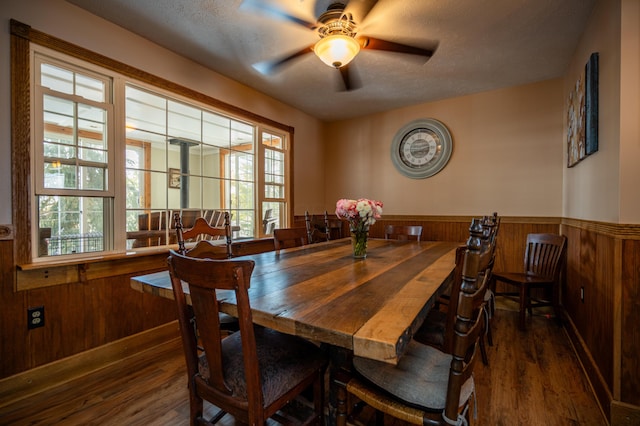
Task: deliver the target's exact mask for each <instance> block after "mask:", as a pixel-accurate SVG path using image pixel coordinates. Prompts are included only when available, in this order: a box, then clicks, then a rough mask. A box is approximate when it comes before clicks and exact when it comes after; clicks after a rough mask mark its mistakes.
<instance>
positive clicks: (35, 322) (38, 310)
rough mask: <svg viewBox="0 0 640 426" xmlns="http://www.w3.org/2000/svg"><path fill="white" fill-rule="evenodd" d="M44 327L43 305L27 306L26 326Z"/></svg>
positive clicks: (30, 327) (29, 327)
mask: <svg viewBox="0 0 640 426" xmlns="http://www.w3.org/2000/svg"><path fill="white" fill-rule="evenodd" d="M38 327H44V306H36V307H34V308H27V328H28V329H32V328H38Z"/></svg>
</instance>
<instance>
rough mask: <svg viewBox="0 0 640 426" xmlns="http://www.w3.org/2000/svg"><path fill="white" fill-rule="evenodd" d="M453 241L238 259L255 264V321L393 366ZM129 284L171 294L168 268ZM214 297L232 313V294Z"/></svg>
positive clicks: (436, 286) (441, 285) (440, 280)
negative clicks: (359, 255) (359, 252)
mask: <svg viewBox="0 0 640 426" xmlns="http://www.w3.org/2000/svg"><path fill="white" fill-rule="evenodd" d="M458 245H460V243H456V242H441V241H437V242H429V241H422V242H415V241H396V240H383V239H370V240H369V241H368V254H367V257H366V259H354V258H353V256H352V251H351V242H350V239H348V238H344V239H340V240H335V241H328V242H323V243H319V244H312V245H306V246H302V247H296V248H291V249H285V250H281V251H280V252H275V251H271V252H266V253H260V254H257V255H251V256H246V257H238V258H237V259H246V258H250V259H253V260H254V261H255V263H256V264H255V268H254V271H253V274H252V276H251V288H250V289H249V299H250V303H251V311H252V315H253V322H254V323H256V324H259V325H262V326H265V327H269V328H272V329H274V330H278V331H281V332H284V333H288V334H292V335H296V336H300V337H303V338H306V339H310V340H313V341H317V342H322V343H326V344H328V345H332V346H337V347H341V348H345V349H348V350H351V351H353V354H354V355H356V356H362V357H367V358H372V359H376V360H380V361H385V362H388V363H391V364H396V363H397V362H398V359H399V358H400V357H401V356H402V353H403V351H404V349H405V347H406V345H407V343H408V341H409V340H410V338H411V336H412V335H413V333H414V332H415V331H416V329H417V328H418V327H419V326H420V324H421V323H422V322H423V320H424V318H425V317H426V315H427V313H428V311H429V309H430V308H431V307H432V306H433V304H434V302H435V300H436V299H437V297H438V296H439V295H440V294H441V293H442V292H443V291H444V289H445V287H446V286H447V285H448V282H449V280H450V279H451V274H452V272H453V269H454V266H455V262H454V261H455V248H456V247H457V246H458ZM131 287H133V288H134V289H136V290H139V291H142V292H145V293H151V294H154V295H158V296H162V297H166V298H169V299H173V291H172V289H171V280H170V278H169V272H168V271H162V272H157V273H153V274H148V275H141V276H134V277H132V279H131ZM185 292H186V294H187V297H188V287H187V286H186V284H185ZM219 300H220V310H221V311H222V312H225V313H227V314H230V315H234V316H237V311H236V306H235V298H234V296H233V294H232V293H231V292H229V293H219Z"/></svg>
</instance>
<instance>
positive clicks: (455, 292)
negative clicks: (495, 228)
mask: <svg viewBox="0 0 640 426" xmlns="http://www.w3.org/2000/svg"><path fill="white" fill-rule="evenodd" d="M477 224H479V225H480V226H481V227H482V230H483V233H482V235H481V236H480V239H481V255H480V258H481V260H482V266H481V270H480V273H481V274H482V276H483V277H484V275H487V283H489V282H490V280H491V270H492V268H493V264H494V260H495V243H494V242H495V240H492V239H490V238H489V233H488V232H486V230H487V229H488V228H487V224H486V222H485V221H484V220H478V219H476V220H474V222H473V224H472V226H476V225H477ZM465 252H466V246H465V245H462V246H460V247H458V248H457V249H456V269H455V271H454V275H453V280H452V284H451V292H450V293H449V294H448V295H447V297H446V304H442V303H440V305H438V306H437V307H435V308H433V309H431V310H430V311H429V313H428V314H427V317H426V319H425V320H424V322H423V323H422V325H421V326H420V328H419V329H418V330H417V331H416V332H415V333H414V336H413V338H414V339H415V340H416V341H418V342H420V343H423V344H426V345H430V346H433V347H435V348H437V349H440V350H441V351H443V352H446V353H451V351H452V350H453V347H452V345H453V337H454V333H455V329H454V328H455V323H456V314H457V306H458V299H459V295H460V285H461V283H462V268H463V266H464V265H463V262H464V254H465ZM488 291H489V290H488V285H487V288H486V291H485V296H484V298H483V300H482V306H483V307H484V308H485V309H486V310H487V315H486V318H487V320H488V318H489V315H490V309H489V307H488V303H489V302H488V300H489V298H488V297H487V292H488ZM486 325H487V328H486V329H485V334H486V335H487V334H488V321H487V324H486ZM488 342H489V343H490V344H491V345H492V344H493V342H492V341H491V339H489V338H488ZM479 346H480V354H481V356H482V362H483V364H485V365H489V358H488V355H487V349H486V344H485V339H484V338H482V339H480V342H479Z"/></svg>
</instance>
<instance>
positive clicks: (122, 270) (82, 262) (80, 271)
mask: <svg viewBox="0 0 640 426" xmlns="http://www.w3.org/2000/svg"><path fill="white" fill-rule="evenodd" d="M168 254H169V247H167V246H164V247H158V248H154V249H145V250H141V251H137V252H127V253H120V254H108V255H104V256H95V257H85V258H82V259H73V260H69V259H65V260H49V259H47V260H43V261H39V262H35V263H29V264H22V265H18V266H17V274H16V275H17V276H16V281H15V282H16V288H15V290H16V291H24V290H33V289H36V288H42V287H49V286H54V285H60V284H70V283H86V282H87V281H90V280H94V279H98V278H109V277H114V276H118V275H126V274H135V273H138V272H140V273H141V272H144V271H149V270H152V269H161V268H165V267H166V260H167V256H168Z"/></svg>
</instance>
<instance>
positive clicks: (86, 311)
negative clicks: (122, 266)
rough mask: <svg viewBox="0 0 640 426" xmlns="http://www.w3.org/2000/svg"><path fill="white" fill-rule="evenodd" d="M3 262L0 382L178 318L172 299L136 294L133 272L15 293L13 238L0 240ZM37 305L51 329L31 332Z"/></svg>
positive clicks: (0, 297) (38, 329)
mask: <svg viewBox="0 0 640 426" xmlns="http://www.w3.org/2000/svg"><path fill="white" fill-rule="evenodd" d="M0 262H1V265H0V268H1V275H2V276H1V278H0V283H1V284H0V286H1V288H0V359H1V360H2V362H0V378H4V377H8V376H11V375H13V374H16V373H19V372H22V371H26V370H29V369H32V368H34V367H37V366H40V365H43V364H47V363H50V362H53V361H56V360H59V359H62V358H65V357H68V356H70V355H74V354H77V353H79V352H83V351H86V350H88V349H91V348H95V347H98V346H101V345H104V344H106V343H109V342H113V341H115V340H118V339H121V338H124V337H127V336H130V335H133V334H136V333H140V332H142V331H144V330H148V329H151V328H153V327H156V326H158V325H160V324H164V323H167V322H169V321H172V320H175V319H176V318H177V316H176V313H175V307H174V305H173V302H172V301H170V300H161V299H160V298H156V297H153V296H151V295H148V294H142V293H139V292H136V291H134V290H132V289H131V287H130V283H129V279H130V277H131V276H132V275H133V274H125V275H116V274H117V271H115V272H114V276H113V277H110V278H100V279H95V280H89V281H87V282H86V283H79V282H72V283H67V284H61V285H55V286H50V287H44V288H39V289H34V290H27V291H15V290H14V288H15V279H16V265H15V263H14V258H13V240H3V241H0ZM155 270H158V269H155ZM152 271H153V270H150V271H147V272H152ZM140 272H143V271H140ZM36 306H44V317H45V325H44V327H40V328H35V329H31V330H28V329H27V309H28V308H29V307H36Z"/></svg>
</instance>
